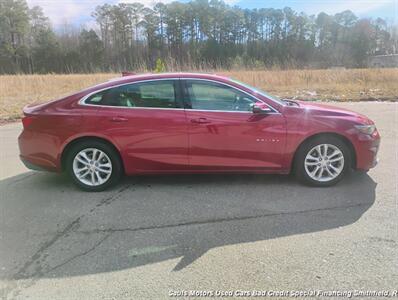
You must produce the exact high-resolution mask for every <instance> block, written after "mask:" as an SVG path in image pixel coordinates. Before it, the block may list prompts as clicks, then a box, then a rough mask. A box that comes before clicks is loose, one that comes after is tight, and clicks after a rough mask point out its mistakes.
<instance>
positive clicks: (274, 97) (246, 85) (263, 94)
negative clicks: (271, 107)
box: [231, 79, 285, 105]
mask: <svg viewBox="0 0 398 300" xmlns="http://www.w3.org/2000/svg"><path fill="white" fill-rule="evenodd" d="M231 81H232V82H235V83H237V84H239V85H242V86H244V87H246V88H248V89H250V90H252V91H253V92H255V93H257V94H260V95H262V96H264V97H266V98H268V99H271V100H272V101H275V102H276V103H278V104H280V105H285V103H284V102H283V100H282V99H280V98H278V97H276V96H274V95H271V94H268V93H267V92H264V91H263V90H260V89H257V88H255V87H252V86H250V85H248V84H246V83H243V82H240V81H238V80H235V79H231Z"/></svg>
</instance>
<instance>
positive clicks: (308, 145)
mask: <svg viewBox="0 0 398 300" xmlns="http://www.w3.org/2000/svg"><path fill="white" fill-rule="evenodd" d="M321 144H330V145H333V146H335V147H337V148H338V149H339V150H340V151H341V152H342V154H343V157H344V166H343V169H342V171H341V172H340V174H339V175H338V176H337V177H335V178H334V179H331V180H329V181H317V180H314V179H313V178H311V177H310V176H309V174H307V171H306V168H305V158H306V156H307V154H308V153H309V151H310V150H311V149H313V148H314V147H316V146H317V145H321ZM350 168H351V153H350V150H349V148H348V147H347V145H346V144H345V143H344V142H343V141H342V140H341V139H339V138H337V137H335V136H329V135H325V136H319V137H316V138H314V139H311V140H309V141H308V142H305V143H304V144H303V145H301V146H300V148H299V149H298V150H297V154H296V157H295V161H294V172H295V175H296V177H297V179H298V180H299V181H301V182H302V183H304V184H306V185H310V186H318V187H327V186H332V185H335V184H336V183H338V182H339V181H340V180H341V179H342V178H343V177H344V176H345V174H346V173H347V172H348V171H349V170H350Z"/></svg>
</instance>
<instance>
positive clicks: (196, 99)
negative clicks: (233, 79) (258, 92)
mask: <svg viewBox="0 0 398 300" xmlns="http://www.w3.org/2000/svg"><path fill="white" fill-rule="evenodd" d="M186 93H187V94H188V98H189V100H190V107H191V108H192V109H198V110H221V111H251V110H252V105H253V104H254V103H255V102H256V100H255V99H253V98H252V97H250V96H249V95H246V94H245V93H243V92H240V91H238V90H236V89H234V88H232V87H229V86H226V85H223V84H219V83H216V82H208V81H200V80H186Z"/></svg>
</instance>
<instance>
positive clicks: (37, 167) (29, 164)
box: [19, 155, 56, 172]
mask: <svg viewBox="0 0 398 300" xmlns="http://www.w3.org/2000/svg"><path fill="white" fill-rule="evenodd" d="M19 158H20V159H21V161H22V163H23V164H24V165H25V167H27V168H28V169H31V170H35V171H50V172H55V171H56V170H55V169H52V168H48V167H45V166H41V165H39V164H37V163H36V162H32V161H30V160H29V159H27V158H24V157H23V156H22V155H20V156H19Z"/></svg>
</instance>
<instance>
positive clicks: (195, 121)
mask: <svg viewBox="0 0 398 300" xmlns="http://www.w3.org/2000/svg"><path fill="white" fill-rule="evenodd" d="M191 123H195V124H208V123H210V121H209V120H207V119H206V118H197V119H191Z"/></svg>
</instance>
